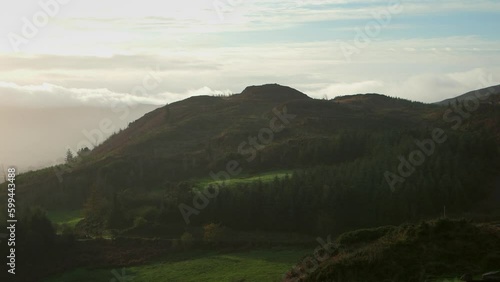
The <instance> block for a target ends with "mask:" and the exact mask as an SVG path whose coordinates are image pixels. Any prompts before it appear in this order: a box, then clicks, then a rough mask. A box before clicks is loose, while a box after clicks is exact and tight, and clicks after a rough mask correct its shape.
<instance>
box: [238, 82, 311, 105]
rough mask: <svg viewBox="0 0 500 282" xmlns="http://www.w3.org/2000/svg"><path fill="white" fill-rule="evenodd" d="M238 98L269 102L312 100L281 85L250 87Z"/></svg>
mask: <svg viewBox="0 0 500 282" xmlns="http://www.w3.org/2000/svg"><path fill="white" fill-rule="evenodd" d="M238 98H244V99H251V100H268V101H290V100H301V99H311V98H310V97H309V96H307V95H306V94H304V93H302V92H300V91H298V90H296V89H293V88H291V87H288V86H283V85H279V84H264V85H259V86H255V85H253V86H248V87H246V88H245V90H243V92H241V94H239V95H238Z"/></svg>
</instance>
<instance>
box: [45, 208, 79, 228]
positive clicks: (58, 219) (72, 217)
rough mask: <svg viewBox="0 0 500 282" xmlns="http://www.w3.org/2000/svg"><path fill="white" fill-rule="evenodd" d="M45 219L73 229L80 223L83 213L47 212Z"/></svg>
mask: <svg viewBox="0 0 500 282" xmlns="http://www.w3.org/2000/svg"><path fill="white" fill-rule="evenodd" d="M47 217H48V218H49V219H50V221H52V222H53V223H57V224H67V225H69V226H71V227H74V226H75V225H76V224H77V223H78V222H80V220H82V219H83V211H82V210H73V211H48V212H47Z"/></svg>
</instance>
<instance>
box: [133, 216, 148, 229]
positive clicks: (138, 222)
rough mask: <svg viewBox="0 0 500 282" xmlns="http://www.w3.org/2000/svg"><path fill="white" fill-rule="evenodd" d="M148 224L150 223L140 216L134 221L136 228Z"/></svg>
mask: <svg viewBox="0 0 500 282" xmlns="http://www.w3.org/2000/svg"><path fill="white" fill-rule="evenodd" d="M146 224H148V221H147V220H145V219H144V218H143V217H140V216H139V217H136V218H135V219H134V228H137V227H143V226H145V225H146Z"/></svg>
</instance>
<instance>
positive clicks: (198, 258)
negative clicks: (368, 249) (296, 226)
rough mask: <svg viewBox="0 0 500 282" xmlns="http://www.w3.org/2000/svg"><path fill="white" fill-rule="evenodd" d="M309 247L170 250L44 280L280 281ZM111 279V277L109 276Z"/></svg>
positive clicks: (60, 281) (306, 252)
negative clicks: (147, 259) (131, 263)
mask: <svg viewBox="0 0 500 282" xmlns="http://www.w3.org/2000/svg"><path fill="white" fill-rule="evenodd" d="M310 252H311V250H310V249H299V248H297V249H292V248H281V249H270V250H254V251H247V252H234V253H217V252H207V251H190V252H185V253H179V254H172V255H169V256H166V257H164V258H163V259H161V260H159V261H157V262H153V263H151V264H147V265H142V266H136V267H130V268H126V269H125V272H124V273H125V274H126V275H127V276H131V277H133V280H126V279H125V278H126V277H123V273H122V269H116V270H114V271H113V269H94V270H89V269H77V270H73V271H70V272H67V273H65V274H63V275H61V276H58V277H54V278H51V279H48V280H45V282H80V281H93V282H101V281H102V282H109V281H134V282H150V281H169V282H174V281H182V282H184V281H185V282H189V281H193V282H195V281H196V282H198V281H207V282H208V281H213V282H224V281H227V282H233V281H245V282H250V281H255V282H265V281H281V280H280V279H281V278H282V277H283V275H284V274H285V273H286V272H287V271H288V270H289V269H290V268H291V267H292V266H293V265H294V264H295V263H297V261H299V260H300V259H301V258H302V257H303V256H304V255H307V254H309V253H310ZM113 279H115V280H113Z"/></svg>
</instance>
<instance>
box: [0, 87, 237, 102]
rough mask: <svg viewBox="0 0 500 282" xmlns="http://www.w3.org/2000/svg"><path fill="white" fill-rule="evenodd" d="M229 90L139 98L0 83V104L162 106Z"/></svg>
mask: <svg viewBox="0 0 500 282" xmlns="http://www.w3.org/2000/svg"><path fill="white" fill-rule="evenodd" d="M230 92H231V91H229V90H223V91H220V90H212V89H210V88H209V87H202V88H200V89H193V90H189V91H187V92H186V93H171V92H161V93H157V94H148V95H147V96H138V95H133V94H130V93H118V92H113V91H111V90H109V89H106V88H94V89H92V88H66V87H62V86H58V85H54V84H50V83H43V84H39V85H18V84H16V83H11V82H1V81H0V101H1V102H2V103H0V105H2V104H3V106H9V107H31V108H33V107H37V108H38V107H39V108H45V107H71V106H94V107H96V106H97V107H113V106H114V105H118V104H122V105H123V104H125V105H137V104H147V105H165V104H167V103H171V102H174V101H177V100H180V99H183V98H187V97H189V96H193V95H214V94H228V93H230Z"/></svg>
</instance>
